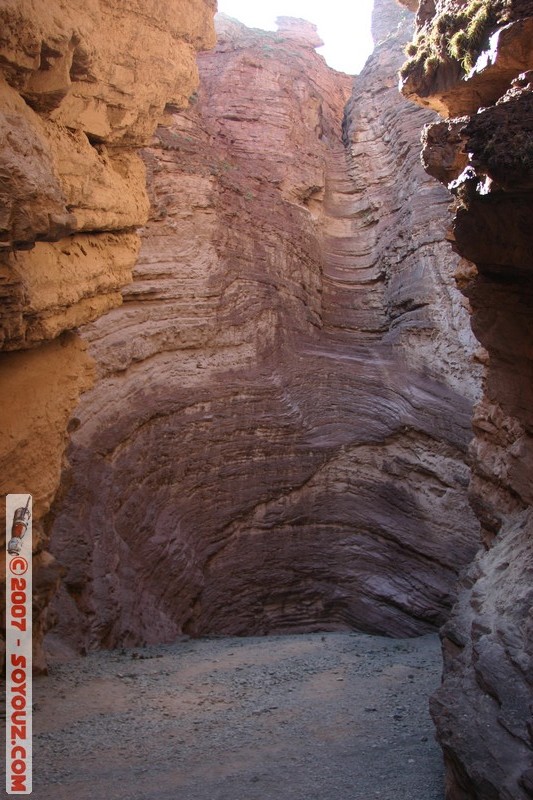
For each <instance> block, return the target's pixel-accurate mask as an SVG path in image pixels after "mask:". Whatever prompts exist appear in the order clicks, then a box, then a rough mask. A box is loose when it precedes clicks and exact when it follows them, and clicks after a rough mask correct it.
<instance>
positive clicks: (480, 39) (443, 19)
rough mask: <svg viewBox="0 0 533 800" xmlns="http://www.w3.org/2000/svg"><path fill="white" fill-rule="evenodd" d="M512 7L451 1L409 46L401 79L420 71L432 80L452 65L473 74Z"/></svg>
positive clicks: (505, 2)
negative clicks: (438, 72)
mask: <svg viewBox="0 0 533 800" xmlns="http://www.w3.org/2000/svg"><path fill="white" fill-rule="evenodd" d="M512 6H513V0H466V1H465V0H463V2H461V0H450V2H449V3H448V4H447V5H446V7H445V9H444V10H443V11H441V12H440V13H439V14H437V15H436V16H435V17H433V18H432V19H431V20H430V21H429V22H428V23H426V24H425V25H424V26H423V27H422V28H421V29H420V30H419V31H418V32H417V34H416V36H415V38H414V39H413V41H411V42H409V44H408V45H407V47H406V49H405V54H406V55H407V57H408V60H407V61H406V62H405V64H404V65H403V66H402V68H401V70H400V75H401V77H402V78H406V77H407V76H408V75H410V74H412V73H413V72H414V71H417V70H421V71H422V72H423V73H424V74H425V75H427V76H431V75H433V74H434V73H435V72H436V70H437V69H438V67H439V66H440V65H441V64H444V63H446V62H450V61H452V62H456V63H458V64H459V65H460V67H461V69H462V71H463V72H465V73H468V72H470V70H471V69H472V68H473V66H474V64H475V63H476V59H477V57H478V55H479V54H480V52H481V50H482V48H483V46H484V44H485V42H486V39H487V37H488V36H489V34H490V33H491V32H492V31H493V30H494V29H495V28H497V27H498V26H499V25H502V24H505V23H506V22H508V21H509V19H510V18H511V13H512Z"/></svg>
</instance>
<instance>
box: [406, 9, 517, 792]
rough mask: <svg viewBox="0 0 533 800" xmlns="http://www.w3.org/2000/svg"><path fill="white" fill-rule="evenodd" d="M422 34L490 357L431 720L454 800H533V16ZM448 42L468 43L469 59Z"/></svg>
mask: <svg viewBox="0 0 533 800" xmlns="http://www.w3.org/2000/svg"><path fill="white" fill-rule="evenodd" d="M418 22H419V25H418V33H417V36H416V38H415V40H414V46H413V48H412V50H411V58H410V60H409V62H408V63H407V64H406V65H405V68H404V70H403V78H404V91H405V92H406V93H407V94H408V95H409V96H410V97H412V98H414V99H417V100H418V101H419V102H421V103H423V104H424V105H431V106H433V107H435V108H437V109H438V110H441V111H443V112H444V113H450V114H454V115H461V116H460V117H459V118H455V119H450V120H447V121H444V122H441V123H438V124H435V125H433V126H431V127H430V128H429V129H427V130H426V131H425V134H424V154H423V157H424V161H425V164H426V167H427V169H428V171H429V172H430V173H431V174H432V175H434V176H436V177H438V178H439V179H440V180H441V181H443V182H444V183H446V184H448V185H449V187H450V189H451V190H452V192H453V193H454V195H455V198H456V201H455V207H456V212H455V219H454V224H453V239H454V249H455V250H456V251H457V252H458V253H460V254H461V255H462V256H464V257H465V259H468V261H465V262H464V264H463V266H462V267H461V269H460V271H459V274H458V281H459V284H460V286H461V287H462V289H463V291H464V293H465V294H466V295H467V296H468V298H469V299H470V302H471V304H472V327H473V330H474V332H475V334H476V336H477V337H478V339H479V340H480V342H482V344H483V345H484V346H485V347H486V349H487V351H488V354H489V362H488V374H487V379H486V382H485V386H484V394H483V397H482V400H481V402H480V403H479V404H478V405H477V406H476V409H475V414H474V430H475V440H474V443H473V446H472V454H473V457H474V473H473V479H472V484H471V490H470V491H471V500H472V504H473V507H474V509H475V510H476V513H477V515H478V517H479V519H480V521H481V524H482V529H483V534H484V543H485V546H484V548H483V550H482V551H481V552H480V553H479V555H478V556H477V558H476V560H475V562H474V564H473V566H472V568H471V570H470V572H469V574H468V575H467V577H466V579H465V581H464V582H463V584H462V588H461V591H460V595H459V602H458V604H457V606H456V608H455V610H454V613H453V616H452V618H451V620H450V621H449V622H448V623H447V624H446V626H445V628H444V630H443V646H444V657H445V674H444V681H443V685H442V688H441V689H440V690H439V692H438V693H437V695H436V696H435V698H434V700H433V714H434V717H435V721H436V724H437V728H438V735H439V739H440V741H441V743H442V745H443V748H444V752H445V757H446V763H447V798H449V800H456V798H460V799H461V800H464V798H468V799H469V800H470V799H471V798H478V799H479V800H486V798H489V797H490V798H498V800H499V799H500V798H501V799H502V800H503V798H506V799H508V798H513V800H525V798H528V797H532V796H533V766H532V764H533V738H532V736H533V723H532V719H533V718H532V711H533V706H532V685H533V680H532V675H531V663H532V656H533V649H532V641H533V639H532V607H533V587H532V583H531V575H532V571H533V516H532V513H533V512H532V507H531V506H532V502H533V494H532V474H533V436H532V430H533V428H532V422H533V418H532V399H533V398H532V386H533V383H532V377H533V363H532V353H533V347H532V344H533V336H532V326H531V318H532V316H531V312H532V297H533V285H532V272H531V253H532V252H533V233H532V230H533V229H532V225H531V221H532V218H533V215H532V211H533V195H532V188H533V94H532V91H531V90H532V88H533V82H532V76H533V72H531V70H532V69H533V36H532V33H533V3H531V2H525V1H524V0H522V1H521V2H507V3H498V2H485V3H482V4H481V3H477V4H475V3H457V2H451V1H449V2H442V3H439V4H437V7H436V6H435V4H434V3H432V2H422V3H421V4H420V8H419V11H418ZM474 29H475V32H476V36H473V35H472V34H473V33H474ZM443 32H451V33H452V34H453V36H459V39H458V40H457V41H458V42H459V44H461V46H462V48H463V49H462V51H461V53H460V54H459V55H460V56H461V58H460V59H458V58H457V53H455V51H453V52H450V47H449V46H448V48H447V49H446V48H444V46H443V40H442V39H439V36H438V35H437V34H440V33H443ZM461 37H462V38H461ZM447 41H448V42H449V41H450V39H449V37H448V40H447ZM421 42H422V43H424V42H425V44H424V45H423V46H422V47H421V46H420V45H421ZM427 42H432V48H433V49H432V52H431V53H430V52H429V50H428V46H427ZM452 50H453V48H452ZM454 56H455V57H454ZM428 58H433V61H432V62H431V68H430V69H428V68H427V59H428ZM425 65H426V66H425ZM528 70H529V71H528Z"/></svg>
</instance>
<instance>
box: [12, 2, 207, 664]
mask: <svg viewBox="0 0 533 800" xmlns="http://www.w3.org/2000/svg"><path fill="white" fill-rule="evenodd" d="M214 5H215V4H214V2H213V0H186V2H181V3H179V4H176V3H173V2H170V0H164V2H153V0H148V2H145V1H143V2H129V3H124V2H122V0H84V2H80V0H74V1H73V2H69V3H68V4H65V3H62V2H50V0H37V2H29V0H22V2H21V1H20V0H17V2H12V1H11V0H9V1H8V2H3V3H2V4H1V6H0V65H1V67H0V73H1V74H0V176H1V178H0V204H1V211H0V296H1V299H2V314H1V326H0V346H1V349H2V351H3V352H2V355H1V357H0V370H1V385H0V386H1V388H0V402H1V406H2V413H3V420H2V421H3V424H2V432H1V434H0V472H1V475H2V493H4V494H5V493H8V492H31V493H32V494H33V499H34V506H33V508H34V551H35V567H36V573H35V574H36V578H35V586H36V591H35V614H34V616H35V619H34V626H35V627H34V630H35V632H36V635H35V642H36V646H37V649H38V652H37V653H36V659H35V663H36V665H37V666H41V667H42V666H43V661H42V655H41V654H40V652H39V647H40V641H41V638H42V631H43V627H44V626H45V618H44V617H45V615H44V613H43V611H44V608H45V606H46V604H47V602H48V599H49V596H50V595H51V594H52V593H53V591H54V586H55V584H56V583H57V580H58V568H57V565H56V564H55V563H54V560H53V558H52V557H51V556H50V554H49V553H47V552H46V551H45V549H44V548H45V547H46V538H47V537H46V534H45V531H44V528H43V525H42V520H43V517H44V516H45V515H46V513H47V511H48V509H49V508H50V504H51V502H52V501H53V498H54V496H55V493H56V491H57V487H58V484H59V481H60V471H61V464H62V458H63V452H64V449H65V445H66V441H67V436H68V434H67V427H68V425H69V417H70V415H71V413H72V410H73V408H74V407H75V405H76V403H77V402H78V399H79V395H80V392H82V391H83V390H84V389H86V388H88V386H89V385H90V384H91V383H92V379H93V372H94V368H93V364H92V361H91V359H90V358H89V357H88V355H87V354H86V352H85V344H84V342H83V340H82V339H80V337H79V336H78V335H77V334H76V333H75V330H76V328H77V327H78V326H80V325H82V324H84V323H87V322H89V321H91V320H94V319H96V318H97V317H98V316H100V315H101V314H103V313H104V312H106V311H109V309H110V308H113V307H115V306H117V305H119V304H120V303H121V302H122V296H121V294H120V289H121V287H122V286H124V285H125V284H127V283H128V282H129V281H130V280H131V269H132V267H133V265H134V263H135V260H136V258H137V253H138V248H139V237H138V235H137V233H136V232H135V229H136V228H137V227H138V226H139V225H142V224H143V223H144V222H145V220H146V218H147V214H148V199H147V196H146V188H145V169H144V165H143V163H142V161H141V159H140V158H139V156H138V155H137V153H136V150H137V149H138V148H139V147H140V146H142V145H143V144H145V143H146V142H147V141H148V140H149V138H150V136H151V134H152V132H153V130H154V128H155V126H156V125H157V122H158V120H159V119H160V118H161V115H162V113H163V110H164V107H165V105H166V104H167V103H172V104H173V106H175V107H184V106H186V105H187V102H188V98H189V96H190V95H191V94H192V92H193V91H194V89H195V88H196V85H197V69H196V64H195V53H196V50H197V49H199V48H201V47H206V46H210V45H212V44H213V43H214V32H213V27H212V17H213V12H214ZM111 32H112V33H111ZM8 351H9V352H8ZM2 528H3V522H2ZM2 568H3V564H2Z"/></svg>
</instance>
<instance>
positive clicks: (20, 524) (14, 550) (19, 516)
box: [7, 495, 31, 556]
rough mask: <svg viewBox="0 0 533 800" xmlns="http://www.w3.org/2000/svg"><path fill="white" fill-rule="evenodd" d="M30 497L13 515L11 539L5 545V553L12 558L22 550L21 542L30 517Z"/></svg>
mask: <svg viewBox="0 0 533 800" xmlns="http://www.w3.org/2000/svg"><path fill="white" fill-rule="evenodd" d="M30 500H31V495H30V496H29V497H28V501H27V503H26V505H25V506H24V507H22V508H17V509H16V511H15V513H14V514H13V524H12V526H11V539H10V540H9V542H8V543H7V552H8V553H9V554H10V555H12V556H17V555H18V554H19V553H20V551H21V550H22V540H23V539H24V534H25V533H26V531H27V529H28V522H29V519H30V516H31V513H30V509H29V505H30Z"/></svg>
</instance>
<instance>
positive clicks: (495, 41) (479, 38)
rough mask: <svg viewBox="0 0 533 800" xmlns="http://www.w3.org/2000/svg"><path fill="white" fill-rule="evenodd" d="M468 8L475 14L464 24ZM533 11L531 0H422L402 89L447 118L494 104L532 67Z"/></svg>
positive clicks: (403, 69)
mask: <svg viewBox="0 0 533 800" xmlns="http://www.w3.org/2000/svg"><path fill="white" fill-rule="evenodd" d="M465 9H466V10H467V13H468V9H472V13H471V14H470V15H469V16H467V17H466V18H465V21H464V23H463V22H461V21H460V20H461V19H462V17H461V15H462V14H463V13H464V11H465ZM532 12H533V2H532V0H508V1H506V0H485V2H484V3H476V2H472V0H471V1H470V2H463V0H441V2H439V3H438V6H437V7H436V5H435V0H424V2H422V3H421V4H420V9H419V12H418V17H417V21H418V27H417V37H416V39H415V40H414V42H413V54H412V55H411V56H410V58H409V60H408V61H407V62H406V63H405V64H404V66H403V67H402V70H401V76H402V81H401V90H402V92H403V94H404V95H405V96H406V97H409V98H410V99H411V100H414V101H415V102H418V103H420V105H423V106H428V107H430V108H433V109H435V111H438V112H439V114H441V115H442V116H445V117H455V116H459V115H461V114H473V113H475V112H476V111H477V109H478V108H479V107H480V106H487V105H492V104H493V103H495V102H496V100H498V98H499V97H501V96H502V94H503V93H504V92H505V91H506V89H507V88H508V86H509V85H510V83H511V81H512V80H513V79H514V78H516V77H517V76H518V75H519V74H520V73H521V72H524V71H525V70H527V69H530V66H531V63H532V61H533V19H531V18H530V17H531V15H532ZM456 20H457V22H455V21H456ZM476 23H477V24H476ZM460 32H461V35H462V39H460V40H459V42H458V43H456V44H455V46H454V42H457V35H458V34H459V33H460Z"/></svg>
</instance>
